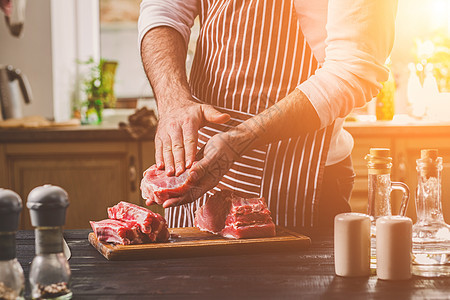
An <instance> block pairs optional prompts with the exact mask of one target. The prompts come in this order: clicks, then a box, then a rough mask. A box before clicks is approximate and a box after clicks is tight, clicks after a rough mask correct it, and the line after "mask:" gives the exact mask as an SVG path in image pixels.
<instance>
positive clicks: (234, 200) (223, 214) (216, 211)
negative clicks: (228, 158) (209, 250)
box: [195, 190, 276, 239]
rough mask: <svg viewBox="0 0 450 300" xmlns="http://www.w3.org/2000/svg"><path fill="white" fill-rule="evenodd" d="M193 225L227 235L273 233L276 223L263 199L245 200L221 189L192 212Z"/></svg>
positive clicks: (262, 235)
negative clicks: (193, 215) (193, 213)
mask: <svg viewBox="0 0 450 300" xmlns="http://www.w3.org/2000/svg"><path fill="white" fill-rule="evenodd" d="M195 225H196V226H197V227H199V228H200V229H201V230H203V231H209V232H212V233H214V234H220V235H222V236H224V237H227V238H235V239H241V238H256V237H269V236H275V233H276V232H275V224H274V223H273V221H272V218H271V216H270V211H269V209H268V208H267V205H266V203H265V202H264V198H251V199H246V198H242V197H239V196H237V195H235V194H233V192H232V191H229V190H222V191H219V192H216V193H215V194H214V195H213V196H211V197H209V198H208V200H207V201H206V203H205V205H203V206H202V207H200V208H199V209H198V210H197V211H196V213H195Z"/></svg>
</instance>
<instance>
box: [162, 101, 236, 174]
mask: <svg viewBox="0 0 450 300" xmlns="http://www.w3.org/2000/svg"><path fill="white" fill-rule="evenodd" d="M165 104H166V105H160V107H159V110H160V113H159V116H160V118H159V122H158V128H157V131H156V137H155V147H156V155H155V157H156V165H157V166H158V168H160V169H163V168H165V170H166V174H167V175H174V174H175V175H176V176H178V175H180V174H181V173H183V172H184V170H185V168H189V167H191V166H192V163H193V162H194V159H195V154H196V152H197V136H198V133H197V132H198V130H199V129H200V128H201V127H203V126H204V125H205V124H206V122H212V123H219V124H220V123H225V122H227V121H228V120H229V119H230V116H229V115H228V114H225V113H221V112H219V111H217V110H216V109H214V108H213V107H212V106H211V105H207V104H199V103H197V102H194V101H192V100H184V101H180V100H179V101H176V102H173V104H170V105H167V104H168V102H165Z"/></svg>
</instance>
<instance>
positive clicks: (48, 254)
mask: <svg viewBox="0 0 450 300" xmlns="http://www.w3.org/2000/svg"><path fill="white" fill-rule="evenodd" d="M68 205H69V201H68V195H67V193H66V191H64V190H63V189H62V188H60V187H58V186H53V185H49V184H47V185H43V186H39V187H36V188H34V189H33V190H32V191H31V192H30V194H29V195H28V201H27V207H28V208H29V210H30V217H31V224H32V225H33V226H34V227H36V228H35V245H36V256H35V257H34V259H33V262H32V264H31V269H30V284H31V296H32V298H33V299H71V298H72V292H71V290H70V287H69V283H70V267H69V264H68V262H67V260H66V257H65V256H64V254H63V236H62V226H63V225H64V224H65V220H66V209H67V206H68Z"/></svg>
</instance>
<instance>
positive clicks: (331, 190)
mask: <svg viewBox="0 0 450 300" xmlns="http://www.w3.org/2000/svg"><path fill="white" fill-rule="evenodd" d="M354 182H355V172H354V171H353V164H352V159H351V157H350V156H348V157H347V158H346V159H344V160H343V161H341V162H339V163H337V164H334V165H331V166H326V167H325V170H324V173H323V182H322V191H321V194H320V198H319V227H322V228H323V227H333V224H334V217H335V216H336V215H337V214H340V213H344V212H350V211H351V208H350V204H349V200H350V197H351V195H352V189H353V183H354Z"/></svg>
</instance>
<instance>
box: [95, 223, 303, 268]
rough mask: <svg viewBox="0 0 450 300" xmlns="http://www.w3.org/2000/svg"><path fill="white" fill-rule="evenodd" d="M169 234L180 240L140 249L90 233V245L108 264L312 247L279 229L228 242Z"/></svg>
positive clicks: (190, 233)
mask: <svg viewBox="0 0 450 300" xmlns="http://www.w3.org/2000/svg"><path fill="white" fill-rule="evenodd" d="M170 233H171V234H175V235H178V236H179V237H176V238H171V239H170V240H169V242H168V243H151V244H141V245H114V244H110V243H105V242H100V241H99V240H98V239H97V237H96V235H95V234H94V233H93V232H91V233H89V237H88V239H89V242H90V243H91V245H92V246H94V248H96V249H97V250H98V251H99V252H100V253H101V254H102V255H103V256H104V257H105V258H106V259H108V260H146V259H158V258H181V257H195V256H213V255H224V254H227V255H231V254H246V253H247V254H248V253H258V252H277V251H285V250H301V249H305V248H308V247H309V246H310V244H311V240H310V238H309V237H307V236H304V235H301V234H299V233H296V232H293V231H290V230H288V229H286V228H283V227H277V235H276V236H274V237H266V238H253V239H239V240H236V239H226V238H223V237H221V236H217V235H214V234H211V233H208V232H203V231H200V230H199V229H198V228H196V227H186V228H170Z"/></svg>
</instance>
